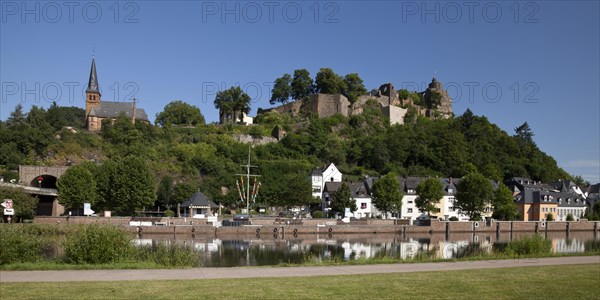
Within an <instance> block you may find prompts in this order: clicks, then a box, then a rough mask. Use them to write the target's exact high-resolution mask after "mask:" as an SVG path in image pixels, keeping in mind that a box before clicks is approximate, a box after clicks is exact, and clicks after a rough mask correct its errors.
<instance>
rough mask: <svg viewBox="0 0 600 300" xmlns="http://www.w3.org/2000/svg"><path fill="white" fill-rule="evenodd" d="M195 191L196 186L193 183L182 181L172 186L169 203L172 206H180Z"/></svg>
mask: <svg viewBox="0 0 600 300" xmlns="http://www.w3.org/2000/svg"><path fill="white" fill-rule="evenodd" d="M197 191H198V185H197V184H195V183H193V182H190V181H184V182H181V183H177V184H175V185H174V186H173V196H172V200H171V203H172V204H173V205H177V204H181V203H183V202H185V201H186V200H187V199H189V198H190V197H191V196H192V195H193V194H194V193H196V192H197Z"/></svg>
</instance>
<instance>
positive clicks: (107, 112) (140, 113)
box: [90, 101, 148, 121]
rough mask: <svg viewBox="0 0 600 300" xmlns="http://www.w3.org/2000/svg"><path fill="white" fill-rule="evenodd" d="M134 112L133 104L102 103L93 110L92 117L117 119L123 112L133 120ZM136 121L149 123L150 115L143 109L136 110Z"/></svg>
mask: <svg viewBox="0 0 600 300" xmlns="http://www.w3.org/2000/svg"><path fill="white" fill-rule="evenodd" d="M132 111H133V102H110V101H102V102H100V103H99V105H98V106H97V107H94V108H92V110H91V111H90V116H93V117H99V118H117V117H118V116H119V115H120V114H121V113H122V112H123V113H125V115H126V116H127V117H128V118H131V117H132V116H131V113H132ZM135 119H136V120H142V121H148V115H147V114H146V111H145V110H144V109H143V108H136V110H135Z"/></svg>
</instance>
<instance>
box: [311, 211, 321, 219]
mask: <svg viewBox="0 0 600 300" xmlns="http://www.w3.org/2000/svg"><path fill="white" fill-rule="evenodd" d="M312 217H313V218H315V219H321V218H323V212H322V211H320V210H315V211H313V212H312Z"/></svg>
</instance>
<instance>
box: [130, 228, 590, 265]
mask: <svg viewBox="0 0 600 300" xmlns="http://www.w3.org/2000/svg"><path fill="white" fill-rule="evenodd" d="M530 234H532V233H519V234H513V235H512V236H511V235H510V234H509V233H502V234H501V235H500V236H496V234H472V233H466V234H451V235H450V236H448V238H446V236H445V235H444V234H427V235H420V236H419V235H415V236H412V235H411V236H409V235H406V236H402V235H383V234H373V235H299V236H296V237H294V236H289V237H288V236H277V235H274V236H270V235H269V236H266V237H265V236H225V237H219V238H216V237H197V236H193V237H192V236H188V235H142V236H138V238H137V239H136V240H135V241H136V243H137V244H139V245H152V244H157V243H177V244H186V245H191V246H193V247H194V248H195V249H197V250H198V251H200V252H201V253H202V254H203V256H204V266H205V267H234V266H265V265H278V264H281V263H296V264H299V263H303V262H307V261H321V260H338V261H348V260H353V259H359V258H376V257H386V256H387V257H394V258H402V259H410V258H413V257H415V256H417V255H420V256H421V255H426V256H429V257H432V258H458V257H468V256H472V255H477V254H481V253H492V252H493V251H495V250H498V249H502V248H503V247H504V246H505V245H506V243H507V242H508V241H510V240H511V238H512V239H518V238H520V237H522V236H525V235H530ZM546 238H547V239H550V240H551V241H552V251H553V252H555V253H583V252H586V251H593V250H599V249H600V234H594V232H574V233H573V232H572V233H571V234H569V235H568V236H567V235H566V233H563V232H552V233H548V234H547V235H546Z"/></svg>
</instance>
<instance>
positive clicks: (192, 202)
mask: <svg viewBox="0 0 600 300" xmlns="http://www.w3.org/2000/svg"><path fill="white" fill-rule="evenodd" d="M182 209H183V213H182ZM218 210H219V205H217V204H215V203H214V202H212V201H211V200H210V199H208V197H207V196H206V195H204V194H203V193H202V192H196V193H195V194H193V195H192V196H191V197H190V198H189V199H188V200H187V201H185V202H183V203H181V204H180V205H179V215H180V216H182V217H204V216H212V215H214V214H216V213H217V212H218Z"/></svg>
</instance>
